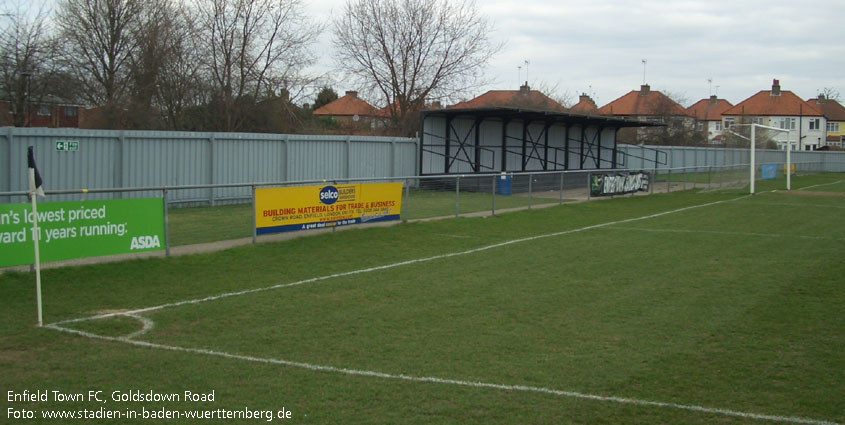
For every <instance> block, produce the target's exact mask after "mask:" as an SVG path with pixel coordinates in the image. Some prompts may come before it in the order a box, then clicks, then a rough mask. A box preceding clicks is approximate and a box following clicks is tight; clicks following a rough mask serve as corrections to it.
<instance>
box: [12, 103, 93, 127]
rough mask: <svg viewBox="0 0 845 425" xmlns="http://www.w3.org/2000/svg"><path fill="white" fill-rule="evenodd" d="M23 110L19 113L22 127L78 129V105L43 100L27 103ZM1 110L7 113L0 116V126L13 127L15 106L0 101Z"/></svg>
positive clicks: (79, 109) (15, 112)
mask: <svg viewBox="0 0 845 425" xmlns="http://www.w3.org/2000/svg"><path fill="white" fill-rule="evenodd" d="M23 109H24V110H23V111H20V113H21V115H23V119H22V120H21V122H22V123H23V126H24V127H52V128H60V127H64V128H79V114H80V111H81V110H82V108H81V107H80V106H79V105H75V104H69V103H64V102H60V101H51V100H43V101H41V102H37V103H36V102H32V103H27V104H26V105H24V107H23ZM2 110H5V111H7V113H5V114H0V126H13V125H15V115H16V114H17V113H18V111H16V110H15V104H14V103H13V102H9V101H0V111H2Z"/></svg>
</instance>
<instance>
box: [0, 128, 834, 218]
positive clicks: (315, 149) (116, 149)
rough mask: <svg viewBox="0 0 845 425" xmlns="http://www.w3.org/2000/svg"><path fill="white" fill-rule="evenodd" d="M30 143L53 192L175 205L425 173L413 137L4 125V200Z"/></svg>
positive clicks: (819, 159) (626, 159)
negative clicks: (272, 185) (279, 186)
mask: <svg viewBox="0 0 845 425" xmlns="http://www.w3.org/2000/svg"><path fill="white" fill-rule="evenodd" d="M27 146H35V149H36V160H37V162H38V165H39V168H40V169H41V172H42V175H43V176H44V178H45V180H46V183H45V186H46V188H47V189H48V190H49V189H52V190H71V189H83V188H116V189H120V188H158V187H177V186H178V187H186V186H192V187H196V188H194V189H189V190H187V189H186V190H179V191H175V192H173V193H171V196H170V198H169V199H168V201H169V202H170V203H173V204H178V203H185V204H187V203H203V204H212V205H214V204H216V203H219V204H226V203H240V202H248V200H249V199H250V196H251V194H250V193H249V189H248V186H249V184H256V183H267V182H294V181H306V180H318V179H327V180H335V179H350V178H389V177H400V176H417V175H419V172H420V170H419V169H418V167H419V163H420V162H419V142H418V140H417V139H408V138H387V137H363V136H314V135H279V134H249V133H190V132H163V131H103V130H75V129H45V128H15V127H6V128H3V129H0V203H8V202H21V199H20V197H12V196H9V195H4V193H9V192H19V191H24V190H26V188H27V183H26V178H27V177H26V175H27V173H26V163H25V158H26V147H27ZM617 160H618V164H620V168H626V169H629V170H657V169H669V168H689V167H720V166H730V165H737V164H747V163H748V161H749V152H748V149H723V148H706V147H673V146H634V145H625V144H620V145H619V146H618V149H617ZM792 161H793V162H795V163H805V164H816V165H815V167H817V169H818V170H819V171H835V172H843V171H845V152H806V151H800V152H798V151H796V152H793V153H792ZM756 162H757V163H758V164H760V163H784V162H786V152H784V151H770V150H761V151H759V152H758V155H757V161H756ZM197 186H199V187H197ZM69 196H70V195H64V194H60V195H57V196H56V197H55V198H52V200H56V201H63V200H71V198H70V197H69ZM150 196H159V192H158V191H157V190H150V191H127V192H98V193H96V194H91V195H90V197H89V199H104V198H109V199H110V198H115V197H150Z"/></svg>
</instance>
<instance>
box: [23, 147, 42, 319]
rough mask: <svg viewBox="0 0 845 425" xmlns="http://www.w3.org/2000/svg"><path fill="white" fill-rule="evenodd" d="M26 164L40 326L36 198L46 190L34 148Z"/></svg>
mask: <svg viewBox="0 0 845 425" xmlns="http://www.w3.org/2000/svg"><path fill="white" fill-rule="evenodd" d="M26 164H27V166H28V167H29V199H30V201H32V245H33V248H34V249H35V294H36V295H35V297H36V302H37V303H38V326H41V324H42V323H43V321H42V318H41V317H42V316H41V258H40V255H39V253H38V240H39V239H41V238H40V235H41V232H39V230H38V209H37V205H36V204H37V203H36V202H35V198H37V197H38V196H37V195H41V196H44V188H42V187H41V183H43V182H42V181H41V175H40V174H38V168H36V167H35V153H34V152H33V148H32V146H30V147H29V148H28V149H27V151H26Z"/></svg>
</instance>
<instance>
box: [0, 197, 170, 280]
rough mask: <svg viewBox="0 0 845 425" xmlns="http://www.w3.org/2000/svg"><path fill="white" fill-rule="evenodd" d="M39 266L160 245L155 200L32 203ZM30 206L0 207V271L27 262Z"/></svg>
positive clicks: (159, 210)
mask: <svg viewBox="0 0 845 425" xmlns="http://www.w3.org/2000/svg"><path fill="white" fill-rule="evenodd" d="M37 210H38V230H39V233H40V235H41V236H40V238H39V243H38V246H39V251H40V256H41V262H48V261H59V260H69V259H72V258H86V257H98V256H102V255H114V254H126V253H133V252H144V251H159V250H163V249H164V248H165V246H164V204H163V201H162V199H161V198H149V199H117V200H109V201H77V202H43V203H39V204H38V208H37ZM32 218H33V216H32V207H31V205H30V204H0V267H7V266H17V265H23V264H33V263H34V261H35V257H34V253H33V251H34V250H33V243H32V240H33V239H32V236H33V235H32Z"/></svg>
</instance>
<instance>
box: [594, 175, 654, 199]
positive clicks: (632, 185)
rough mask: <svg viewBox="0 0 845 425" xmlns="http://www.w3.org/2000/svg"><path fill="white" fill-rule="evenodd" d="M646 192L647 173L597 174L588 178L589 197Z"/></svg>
mask: <svg viewBox="0 0 845 425" xmlns="http://www.w3.org/2000/svg"><path fill="white" fill-rule="evenodd" d="M634 192H648V173H644V172H642V171H639V172H629V173H598V174H592V175H591V176H590V196H611V195H621V194H624V193H634Z"/></svg>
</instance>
